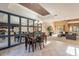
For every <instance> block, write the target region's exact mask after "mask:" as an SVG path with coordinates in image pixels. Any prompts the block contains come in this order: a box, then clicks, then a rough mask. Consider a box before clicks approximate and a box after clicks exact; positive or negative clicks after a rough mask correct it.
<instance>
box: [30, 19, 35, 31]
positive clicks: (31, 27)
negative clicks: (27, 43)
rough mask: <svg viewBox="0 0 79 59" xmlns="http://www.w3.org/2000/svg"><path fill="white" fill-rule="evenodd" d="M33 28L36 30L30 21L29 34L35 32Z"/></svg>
mask: <svg viewBox="0 0 79 59" xmlns="http://www.w3.org/2000/svg"><path fill="white" fill-rule="evenodd" d="M33 28H34V25H33V20H29V32H33Z"/></svg>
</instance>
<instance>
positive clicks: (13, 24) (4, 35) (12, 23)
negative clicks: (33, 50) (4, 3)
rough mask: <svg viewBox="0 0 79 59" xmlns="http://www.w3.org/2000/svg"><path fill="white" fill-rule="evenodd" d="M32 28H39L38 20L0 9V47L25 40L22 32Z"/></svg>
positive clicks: (31, 30) (30, 30)
mask: <svg viewBox="0 0 79 59" xmlns="http://www.w3.org/2000/svg"><path fill="white" fill-rule="evenodd" d="M34 29H36V30H38V29H39V30H41V25H39V26H38V21H35V20H32V19H28V18H27V17H23V16H19V15H15V14H12V13H8V12H5V11H0V49H1V48H5V47H11V46H13V45H16V44H21V43H22V42H25V41H24V39H25V38H24V34H26V33H27V32H33V31H34Z"/></svg>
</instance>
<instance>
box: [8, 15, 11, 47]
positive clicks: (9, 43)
mask: <svg viewBox="0 0 79 59" xmlns="http://www.w3.org/2000/svg"><path fill="white" fill-rule="evenodd" d="M10 45H11V40H10V15H9V14H8V46H9V47H10Z"/></svg>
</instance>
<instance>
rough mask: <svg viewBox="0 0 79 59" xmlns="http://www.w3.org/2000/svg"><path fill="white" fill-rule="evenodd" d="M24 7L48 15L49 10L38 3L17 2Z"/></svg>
mask: <svg viewBox="0 0 79 59" xmlns="http://www.w3.org/2000/svg"><path fill="white" fill-rule="evenodd" d="M19 4H21V5H22V6H24V7H27V8H29V9H31V10H32V11H35V12H37V13H39V14H40V15H42V16H45V15H48V14H49V12H48V11H47V10H45V9H44V8H43V7H42V6H41V5H40V4H38V3H19Z"/></svg>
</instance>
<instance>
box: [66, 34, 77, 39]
mask: <svg viewBox="0 0 79 59" xmlns="http://www.w3.org/2000/svg"><path fill="white" fill-rule="evenodd" d="M76 36H77V35H76V33H68V34H66V36H65V37H66V39H70V40H76Z"/></svg>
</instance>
